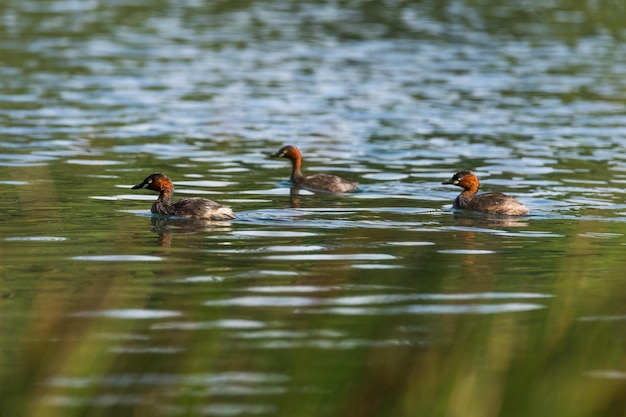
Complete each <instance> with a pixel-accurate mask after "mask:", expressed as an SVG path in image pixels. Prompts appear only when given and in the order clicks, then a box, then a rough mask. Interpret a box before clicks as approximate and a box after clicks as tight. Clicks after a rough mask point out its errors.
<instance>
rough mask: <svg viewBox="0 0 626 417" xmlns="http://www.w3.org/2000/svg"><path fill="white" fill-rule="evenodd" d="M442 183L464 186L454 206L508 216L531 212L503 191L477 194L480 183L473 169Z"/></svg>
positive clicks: (460, 172) (459, 173) (458, 173)
mask: <svg viewBox="0 0 626 417" xmlns="http://www.w3.org/2000/svg"><path fill="white" fill-rule="evenodd" d="M442 184H452V185H456V186H458V187H461V188H463V192H462V193H461V194H459V196H458V197H457V198H456V199H455V200H454V203H453V204H452V207H454V208H457V209H467V210H476V211H482V212H485V213H492V214H504V215H508V216H523V215H525V214H530V210H529V209H528V207H526V206H525V205H524V204H522V203H520V202H519V201H517V200H516V199H514V198H513V197H509V196H508V195H504V194H501V193H486V194H480V195H476V193H477V192H478V187H479V186H480V183H479V182H478V178H477V177H476V175H474V173H473V172H471V171H459V172H457V173H456V174H454V175H453V176H452V178H450V179H449V180H448V181H444V182H442Z"/></svg>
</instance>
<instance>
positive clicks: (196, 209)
mask: <svg viewBox="0 0 626 417" xmlns="http://www.w3.org/2000/svg"><path fill="white" fill-rule="evenodd" d="M138 188H147V189H148V190H152V191H156V192H158V193H159V197H158V198H157V200H156V201H155V202H154V204H152V209H151V210H150V211H152V213H155V214H166V215H169V216H178V217H187V218H196V219H207V220H229V219H234V218H235V214H234V213H233V211H232V210H231V208H230V207H225V206H222V205H221V204H219V203H216V202H215V201H211V200H207V199H206V198H200V197H191V198H181V199H180V200H176V201H171V199H172V195H173V194H174V184H172V181H171V180H170V179H169V178H167V177H166V176H165V175H164V174H152V175H148V176H147V177H146V178H145V179H144V180H143V182H142V183H141V184H137V185H135V186H134V187H131V189H132V190H136V189H138Z"/></svg>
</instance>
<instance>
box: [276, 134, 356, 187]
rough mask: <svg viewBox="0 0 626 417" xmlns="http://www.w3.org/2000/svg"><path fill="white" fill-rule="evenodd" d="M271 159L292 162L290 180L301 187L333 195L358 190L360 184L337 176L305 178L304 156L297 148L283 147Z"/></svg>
mask: <svg viewBox="0 0 626 417" xmlns="http://www.w3.org/2000/svg"><path fill="white" fill-rule="evenodd" d="M271 157H272V158H287V159H289V160H290V161H291V177H290V178H289V180H290V181H291V182H292V183H293V184H295V185H298V186H300V187H305V188H311V189H314V190H321V191H330V192H333V193H345V192H348V191H353V190H356V189H357V185H358V184H357V183H356V182H350V181H348V180H345V179H343V178H341V177H338V176H336V175H330V174H314V175H307V176H304V175H303V174H302V154H301V153H300V150H299V149H298V148H296V147H295V146H291V145H287V146H283V147H282V148H280V149H279V150H278V152H276V153H274V154H272V155H271Z"/></svg>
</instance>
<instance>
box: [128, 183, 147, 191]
mask: <svg viewBox="0 0 626 417" xmlns="http://www.w3.org/2000/svg"><path fill="white" fill-rule="evenodd" d="M145 186H146V182H145V181H144V182H142V183H141V184H137V185H134V186H132V187H130V189H131V190H137V189H139V188H143V187H145Z"/></svg>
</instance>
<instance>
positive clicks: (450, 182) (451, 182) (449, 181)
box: [442, 178, 454, 184]
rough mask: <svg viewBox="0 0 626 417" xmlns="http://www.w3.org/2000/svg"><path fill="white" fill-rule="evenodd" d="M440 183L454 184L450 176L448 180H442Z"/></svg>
mask: <svg viewBox="0 0 626 417" xmlns="http://www.w3.org/2000/svg"><path fill="white" fill-rule="evenodd" d="M442 184H454V181H453V180H452V178H450V179H449V180H447V181H444V182H442Z"/></svg>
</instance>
